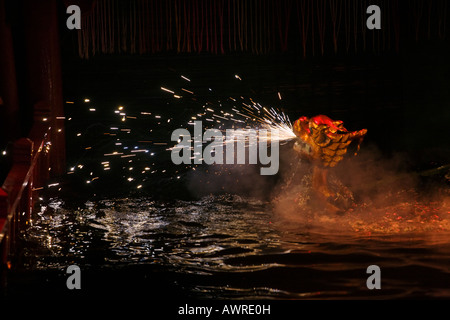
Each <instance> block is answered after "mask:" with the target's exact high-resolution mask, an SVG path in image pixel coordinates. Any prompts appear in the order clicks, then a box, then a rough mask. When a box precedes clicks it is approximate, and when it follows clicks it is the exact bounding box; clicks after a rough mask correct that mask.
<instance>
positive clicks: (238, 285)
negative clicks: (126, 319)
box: [7, 195, 450, 299]
mask: <svg viewBox="0 0 450 320" xmlns="http://www.w3.org/2000/svg"><path fill="white" fill-rule="evenodd" d="M407 205H408V204H407V203H399V204H398V206H399V207H401V206H407ZM441 205H442V204H441ZM447 205H448V204H447ZM446 210H448V207H447V208H446ZM438 211H439V210H438ZM435 213H436V211H435V212H428V213H425V214H424V216H422V217H421V218H420V219H416V220H415V221H409V222H408V221H401V222H397V221H396V220H397V218H396V217H388V218H386V217H381V218H380V219H379V220H377V222H374V221H373V220H372V221H371V220H370V217H369V214H368V213H367V212H365V213H361V212H360V213H354V214H353V216H352V217H348V216H341V217H339V216H330V215H327V214H325V213H321V214H320V215H317V216H316V217H315V219H314V220H312V221H307V220H306V219H301V217H300V216H297V217H296V218H293V217H291V218H286V217H283V216H280V215H279V214H277V213H276V212H275V211H274V210H273V208H272V206H271V204H270V203H267V202H264V201H261V200H255V199H251V198H244V197H240V196H237V195H221V196H208V197H204V198H202V199H200V200H196V201H180V200H177V201H154V200H151V199H146V198H140V199H126V198H125V199H111V200H101V201H96V202H91V201H88V202H86V203H85V204H84V205H81V206H80V207H78V208H76V209H75V208H73V207H71V206H70V205H69V204H68V203H65V202H64V200H61V199H53V200H52V201H50V202H48V203H46V204H45V205H42V206H41V210H40V212H37V213H36V215H35V218H34V219H33V223H32V226H31V227H30V228H29V229H28V230H27V232H26V235H25V236H24V239H23V241H24V245H25V249H24V252H23V256H22V263H23V265H22V267H21V268H18V269H17V270H15V271H13V272H12V274H11V276H10V278H9V286H8V290H7V293H8V296H10V297H18V296H28V295H30V296H32V295H34V294H36V293H39V296H40V297H53V298H55V297H56V298H58V297H59V298H61V297H71V296H78V297H88V298H141V299H147V298H164V299H172V298H204V299H209V298H231V299H237V298H249V299H254V298H257V299H266V298H267V299H304V298H306V299H322V298H332V299H341V298H345V299H347V298H372V297H378V298H414V297H418V298H449V297H450V286H449V285H450V267H449V266H450V260H449V255H450V219H448V217H447V218H445V219H442V218H441V219H439V221H432V215H433V214H435ZM447 216H448V214H447ZM364 223H365V224H364ZM394 223H397V227H393V226H392V224H394ZM363 224H364V225H363ZM387 226H390V227H387ZM71 264H76V265H78V266H79V267H80V268H81V275H82V278H81V279H82V289H81V290H79V291H78V292H72V291H69V290H68V289H66V286H65V280H66V277H67V275H66V274H65V270H66V268H67V266H68V265H71ZM369 265H378V266H379V267H380V268H381V279H382V281H381V285H382V289H381V290H376V291H371V290H369V289H367V287H366V280H367V277H368V276H369V275H368V274H367V273H366V269H367V267H368V266H369Z"/></svg>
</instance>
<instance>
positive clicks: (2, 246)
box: [0, 188, 9, 266]
mask: <svg viewBox="0 0 450 320" xmlns="http://www.w3.org/2000/svg"><path fill="white" fill-rule="evenodd" d="M8 209H9V204H8V194H7V193H6V192H5V190H3V189H2V188H0V265H1V266H4V265H6V263H7V261H8V252H9V232H8V224H7V219H8Z"/></svg>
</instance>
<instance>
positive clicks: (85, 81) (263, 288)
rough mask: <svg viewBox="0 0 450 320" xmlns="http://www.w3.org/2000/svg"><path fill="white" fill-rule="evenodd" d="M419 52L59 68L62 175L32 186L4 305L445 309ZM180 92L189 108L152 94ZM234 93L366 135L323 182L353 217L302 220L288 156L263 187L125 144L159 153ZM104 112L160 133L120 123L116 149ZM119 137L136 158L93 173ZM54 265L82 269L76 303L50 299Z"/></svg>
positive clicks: (429, 94)
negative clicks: (104, 302)
mask: <svg viewBox="0 0 450 320" xmlns="http://www.w3.org/2000/svg"><path fill="white" fill-rule="evenodd" d="M427 54H429V52H422V51H420V50H419V51H418V52H413V53H411V54H410V55H408V56H406V57H376V58H374V57H367V58H358V59H357V58H356V57H355V60H353V59H352V58H351V57H348V58H345V59H336V60H325V59H324V60H320V59H319V60H318V61H303V60H301V59H298V58H295V57H283V56H261V57H254V56H240V57H219V58H218V57H210V56H208V57H201V56H192V57H186V56H179V57H169V58H165V57H152V58H138V57H133V58H120V59H118V58H117V57H112V58H104V59H99V60H95V59H94V60H93V61H90V62H86V61H75V62H74V61H69V62H66V66H65V68H64V70H65V86H66V88H65V95H66V99H67V100H70V101H74V102H75V103H74V104H70V105H67V106H66V116H67V117H72V120H71V121H70V122H69V121H67V122H66V138H67V144H68V171H69V173H70V168H72V167H73V168H75V170H74V171H73V173H72V174H68V175H67V176H65V177H63V178H62V179H60V180H57V181H50V183H59V184H58V185H56V186H55V187H48V188H47V187H46V186H45V188H44V189H45V190H44V192H43V193H42V194H41V197H42V200H41V201H39V202H38V203H37V205H36V210H35V212H34V214H33V220H32V222H31V224H30V227H29V228H28V229H27V230H25V231H24V232H23V234H22V235H21V240H20V243H19V245H20V248H21V250H19V253H18V255H17V256H16V257H15V264H14V267H13V268H12V269H11V270H9V272H8V276H7V285H6V286H5V287H4V289H3V293H4V296H6V297H16V298H20V297H24V296H30V297H31V296H36V295H38V296H39V297H43V298H46V297H52V298H66V297H67V298H70V297H88V298H136V299H146V298H163V299H173V298H203V299H211V298H232V299H241V298H248V299H253V298H257V299H261V298H263V299H266V298H268V299H327V298H328V299H339V298H344V299H354V298H372V297H376V298H447V299H448V298H450V289H449V288H450V219H449V218H450V216H449V214H450V200H449V199H450V195H449V188H448V185H449V178H448V177H449V174H448V167H445V165H447V164H448V163H449V162H450V158H449V151H450V150H449V149H448V135H447V132H448V126H447V122H448V121H447V120H446V119H448V115H449V114H448V107H447V105H448V102H449V101H450V99H449V95H448V90H447V88H448V85H450V84H449V83H448V79H447V78H446V77H445V76H444V74H445V70H448V63H444V60H443V58H442V57H443V56H440V55H436V57H435V59H431V60H430V59H424V56H427ZM419 62H420V63H419ZM235 74H239V75H240V76H241V77H242V79H243V80H242V81H237V80H236V78H235V77H234V76H235ZM180 75H185V76H188V77H189V78H191V79H192V82H190V83H189V84H187V83H186V82H183V81H184V80H180ZM236 81H237V82H236ZM186 85H189V87H187V88H188V89H189V90H192V91H195V93H196V94H195V97H194V98H195V99H191V98H189V99H186V98H185V99H174V98H173V97H172V96H167V95H166V93H165V92H163V91H161V86H164V87H167V88H178V89H179V88H181V87H182V86H184V87H185V86H186ZM208 88H212V89H213V90H212V91H210V90H208ZM278 92H280V93H281V95H282V97H283V99H282V100H279V99H278ZM241 95H244V96H246V97H253V98H254V99H257V100H258V101H261V102H262V103H264V104H267V105H270V106H274V107H278V108H282V109H283V110H284V111H285V112H286V113H287V114H288V115H289V117H290V118H291V119H292V120H295V119H296V118H297V117H299V116H302V115H307V116H312V115H316V114H327V115H329V116H330V117H332V118H334V119H341V120H344V122H345V124H346V126H347V127H348V128H349V129H352V130H356V129H361V128H368V130H369V134H368V136H367V139H366V140H365V142H364V144H363V145H362V149H361V152H360V154H359V156H358V157H357V158H354V159H356V160H352V161H346V162H343V163H342V165H341V166H340V167H339V169H338V170H336V172H334V174H336V175H337V177H338V178H339V179H340V180H341V181H342V183H344V184H345V185H347V186H349V187H350V189H351V190H352V191H353V192H354V195H355V200H356V204H357V206H356V208H355V209H354V210H353V211H351V212H348V213H347V214H345V215H330V214H328V213H325V212H323V211H320V210H314V209H312V208H310V207H309V206H308V202H307V199H306V198H305V195H306V194H307V190H306V189H305V188H307V184H304V183H302V182H301V181H302V180H301V179H302V177H304V176H307V175H308V168H307V167H304V166H303V165H302V166H301V168H300V169H299V170H297V171H296V169H295V168H296V161H295V158H294V157H293V156H292V150H291V146H289V145H285V146H283V147H282V148H281V150H280V173H279V175H277V176H276V177H266V178H263V177H261V176H259V175H255V174H254V170H253V169H254V168H248V167H247V168H244V169H243V170H242V169H239V168H237V169H236V168H234V167H227V168H224V167H216V168H212V167H211V168H204V167H203V168H198V169H199V170H198V171H195V172H193V171H192V168H190V167H189V166H187V167H176V166H173V165H172V164H171V162H170V157H169V156H168V153H167V152H165V148H166V146H156V145H150V146H149V145H146V144H145V143H146V142H141V141H146V140H153V141H158V142H170V141H169V139H170V133H171V132H172V131H173V130H174V129H175V128H179V127H181V126H182V125H184V124H185V123H186V119H189V118H190V117H191V116H192V115H195V114H196V113H197V112H198V109H199V108H200V107H201V105H202V104H203V103H204V102H205V101H209V102H212V103H215V104H218V103H219V101H223V99H224V98H226V97H229V96H233V97H239V96H241ZM84 98H90V99H91V103H90V104H89V105H86V104H84V103H83V99H84ZM119 105H124V106H125V107H126V110H127V114H129V115H132V116H134V115H140V112H142V111H145V112H148V111H151V112H153V113H154V114H155V113H157V114H159V115H161V116H162V118H158V119H154V118H152V119H148V118H145V117H144V118H138V119H135V120H130V121H134V122H132V123H131V124H129V122H128V120H127V128H131V129H132V130H133V131H132V133H131V134H128V133H127V132H120V133H118V135H116V136H114V137H111V136H105V135H104V132H105V131H108V130H109V128H110V127H111V126H118V125H120V124H121V121H120V118H118V117H117V116H116V115H115V114H114V112H113V111H114V110H115V109H116V108H117V106H119ZM89 107H95V108H96V112H95V113H92V112H90V111H89V110H88V109H86V108H89ZM169 119H170V120H171V121H170V122H168V120H169ZM149 130H152V132H151V133H150V131H149ZM78 133H81V135H80V136H77V134H78ZM118 139H120V143H122V145H121V146H122V147H123V146H125V145H126V146H129V147H133V148H134V147H137V148H148V150H149V152H148V153H146V154H144V153H142V154H141V153H139V154H138V155H137V156H136V157H134V158H132V160H133V162H132V163H131V162H129V161H130V158H123V159H114V160H111V159H110V158H107V159H106V158H105V157H104V154H108V153H111V152H112V151H114V150H116V149H115V148H117V145H116V144H117V143H118V142H119V140H118ZM87 148H88V149H87ZM152 153H154V155H152ZM105 160H108V161H110V167H111V170H109V171H107V172H106V171H103V170H104V167H103V165H102V164H101V163H102V162H103V161H105ZM78 165H82V166H83V167H82V168H80V169H79V167H78ZM147 167H149V168H150V169H149V170H147V169H145V168H147ZM130 168H131V169H130ZM439 168H441V169H439ZM207 170H208V171H207ZM141 172H142V174H141ZM293 172H294V173H295V175H294V176H293V175H292V174H293ZM128 178H133V179H132V180H131V181H130V180H128ZM286 180H290V181H291V182H290V183H289V185H288V187H287V188H285V189H280V188H281V186H285V185H286V184H285V183H286ZM87 181H89V183H87ZM139 186H141V187H139ZM59 188H61V190H59ZM280 190H282V191H283V190H284V191H285V192H284V193H283V192H282V193H281V196H282V197H281V200H280V199H279V200H280V201H273V200H274V199H275V197H276V196H280ZM71 264H76V265H78V266H79V267H80V269H81V275H82V280H81V281H82V289H81V290H77V291H70V290H68V289H67V288H66V279H67V277H68V275H67V274H66V272H65V271H66V268H67V267H68V266H69V265H71ZM370 265H378V266H379V267H380V268H381V286H382V289H381V290H369V289H368V288H367V286H366V280H367V278H368V276H369V275H368V274H367V273H366V269H367V267H368V266H370Z"/></svg>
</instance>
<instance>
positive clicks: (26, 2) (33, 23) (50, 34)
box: [23, 0, 66, 176]
mask: <svg viewBox="0 0 450 320" xmlns="http://www.w3.org/2000/svg"><path fill="white" fill-rule="evenodd" d="M23 17H24V22H23V24H24V30H25V50H26V57H25V60H26V62H25V63H26V67H27V91H28V105H30V106H35V105H36V104H37V103H38V102H41V101H42V102H43V103H44V104H45V105H47V107H48V108H49V110H50V116H49V117H48V119H47V121H46V123H48V126H49V127H51V137H50V138H51V142H52V152H51V153H50V165H51V173H50V174H51V175H53V176H59V175H62V174H63V173H64V172H65V171H66V164H65V159H66V150H65V137H64V130H61V131H60V132H58V130H59V129H63V127H64V105H63V92H62V71H61V54H60V43H59V29H58V28H59V25H58V1H57V0H46V1H35V0H23Z"/></svg>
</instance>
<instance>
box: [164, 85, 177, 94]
mask: <svg viewBox="0 0 450 320" xmlns="http://www.w3.org/2000/svg"><path fill="white" fill-rule="evenodd" d="M161 90H164V91H166V92H169V93H171V94H175V91H172V90H169V89H167V88H164V87H161Z"/></svg>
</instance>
